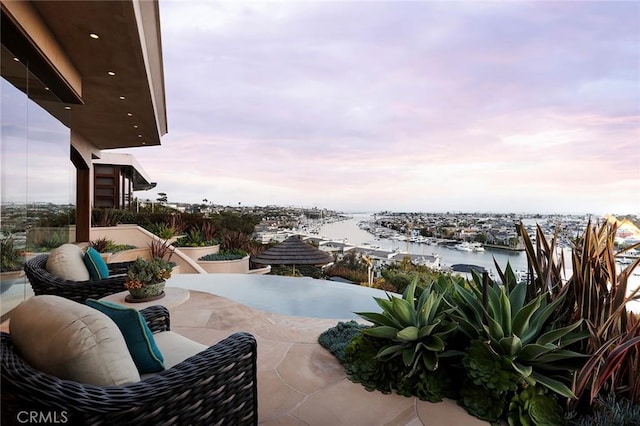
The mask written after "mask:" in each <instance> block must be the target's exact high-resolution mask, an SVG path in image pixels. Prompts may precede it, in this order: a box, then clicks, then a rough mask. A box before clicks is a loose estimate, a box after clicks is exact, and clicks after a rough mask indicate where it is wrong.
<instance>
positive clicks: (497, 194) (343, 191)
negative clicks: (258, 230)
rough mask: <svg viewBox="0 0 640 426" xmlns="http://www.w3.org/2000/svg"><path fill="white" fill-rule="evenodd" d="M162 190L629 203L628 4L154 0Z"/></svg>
mask: <svg viewBox="0 0 640 426" xmlns="http://www.w3.org/2000/svg"><path fill="white" fill-rule="evenodd" d="M160 15H161V31H162V45H163V60H164V75H165V90H166V102H167V118H168V129H169V131H168V134H167V135H165V136H163V138H162V145H161V146H159V147H144V148H136V149H128V150H120V151H121V152H129V153H132V154H134V155H135V156H136V158H137V159H138V161H139V163H140V164H141V165H142V167H143V169H144V170H145V171H146V172H147V173H148V174H149V175H150V177H151V179H152V180H153V181H157V182H158V185H157V187H156V188H155V189H154V190H151V191H147V192H140V193H138V194H137V195H138V196H139V197H140V198H141V199H146V198H151V199H155V198H156V197H157V193H158V192H165V193H166V194H167V197H168V200H169V202H191V203H196V202H202V200H203V199H207V200H208V201H209V202H212V203H214V204H223V205H238V204H241V205H243V206H253V205H256V206H265V205H281V206H299V207H321V208H328V209H332V210H339V211H345V212H355V211H381V210H391V211H412V212H444V211H450V212H451V211H460V212H516V213H517V212H523V213H524V212H529V213H577V214H581V213H592V214H604V213H614V214H628V213H631V214H634V213H635V214H640V2H633V1H623V2H612V1H606V2H604V1H603V2H597V1H592V2H583V1H535V2H525V1H509V2H497V1H491V2H477V1H464V2H463V1H453V0H450V1H439V2H435V1H399V0H394V1H373V2H371V1H357V0H354V1H329V0H325V1H303V0H297V1H294V0H288V1H269V2H249V1H242V0H233V1H230V0H227V1H202V2H199V1H193V0H182V1H177V0H160Z"/></svg>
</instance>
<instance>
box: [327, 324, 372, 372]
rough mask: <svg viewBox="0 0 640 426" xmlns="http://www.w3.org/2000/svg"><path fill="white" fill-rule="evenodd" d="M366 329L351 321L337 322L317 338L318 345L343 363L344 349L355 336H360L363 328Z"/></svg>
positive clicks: (364, 326)
mask: <svg viewBox="0 0 640 426" xmlns="http://www.w3.org/2000/svg"><path fill="white" fill-rule="evenodd" d="M366 327H368V326H367V325H364V324H358V323H357V322H355V321H353V320H351V321H347V322H342V321H341V322H339V323H338V324H336V325H335V327H331V328H329V329H328V330H326V331H324V332H323V333H321V334H320V336H318V343H319V344H320V345H321V346H322V347H323V348H325V349H327V350H328V351H329V352H331V353H332V354H333V355H334V356H335V357H336V358H337V359H338V361H340V363H344V361H345V356H346V354H345V348H346V347H347V345H348V344H349V343H350V342H351V339H353V338H354V337H355V336H357V335H359V334H360V331H361V330H362V329H363V328H366Z"/></svg>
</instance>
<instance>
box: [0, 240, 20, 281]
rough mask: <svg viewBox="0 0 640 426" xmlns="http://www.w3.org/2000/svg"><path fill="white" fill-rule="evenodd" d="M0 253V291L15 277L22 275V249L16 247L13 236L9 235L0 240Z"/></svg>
mask: <svg viewBox="0 0 640 426" xmlns="http://www.w3.org/2000/svg"><path fill="white" fill-rule="evenodd" d="M0 254H2V261H1V262H0V282H1V283H2V292H4V291H5V290H6V289H8V288H9V287H11V285H13V282H14V281H15V280H16V279H18V278H20V277H22V276H23V275H24V271H23V270H22V268H23V266H24V251H23V250H18V249H17V248H16V246H15V243H14V241H13V236H12V235H9V236H8V237H5V238H2V240H0Z"/></svg>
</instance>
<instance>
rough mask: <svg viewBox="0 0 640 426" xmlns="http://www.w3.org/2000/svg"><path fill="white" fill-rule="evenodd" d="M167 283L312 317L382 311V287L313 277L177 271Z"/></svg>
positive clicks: (259, 307) (255, 306) (260, 307)
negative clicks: (363, 285)
mask: <svg viewBox="0 0 640 426" xmlns="http://www.w3.org/2000/svg"><path fill="white" fill-rule="evenodd" d="M167 285H168V286H172V287H182V288H187V289H190V290H196V291H203V292H207V293H212V294H215V295H218V296H222V297H226V298H228V299H231V300H234V301H236V302H238V303H242V304H243V305H246V306H249V307H250V308H253V309H257V310H259V311H264V312H273V313H278V314H283V315H292V316H299V317H311V318H335V319H357V318H360V317H359V316H357V315H355V314H354V312H381V311H382V309H380V307H379V306H378V304H377V303H376V302H375V300H373V298H374V297H381V298H386V294H385V292H384V291H382V290H378V289H374V288H369V287H362V286H358V285H353V284H343V283H338V282H334V281H326V280H316V279H313V278H306V277H302V278H294V277H281V276H276V275H250V274H176V275H174V276H172V277H171V278H170V279H169V280H168V281H167Z"/></svg>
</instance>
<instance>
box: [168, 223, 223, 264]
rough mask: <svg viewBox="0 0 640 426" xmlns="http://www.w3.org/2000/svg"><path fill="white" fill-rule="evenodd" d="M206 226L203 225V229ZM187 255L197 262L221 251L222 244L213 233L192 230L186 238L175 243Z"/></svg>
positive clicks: (181, 238)
mask: <svg viewBox="0 0 640 426" xmlns="http://www.w3.org/2000/svg"><path fill="white" fill-rule="evenodd" d="M205 228H206V226H204V224H203V229H205ZM173 246H174V247H177V248H178V249H179V250H180V251H181V252H183V253H184V254H185V255H187V256H189V257H190V258H191V259H193V260H195V261H197V260H198V259H199V258H201V257H202V256H205V255H207V254H211V253H218V252H219V251H220V244H219V243H218V240H216V239H215V238H214V237H213V235H212V233H210V232H204V231H203V230H201V229H191V230H189V231H188V232H187V233H186V234H185V235H184V236H182V237H180V238H178V239H177V240H176V241H175V242H174V243H173Z"/></svg>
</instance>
